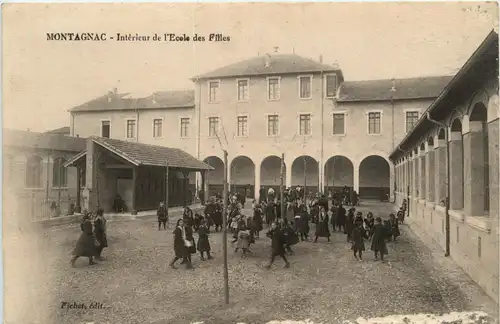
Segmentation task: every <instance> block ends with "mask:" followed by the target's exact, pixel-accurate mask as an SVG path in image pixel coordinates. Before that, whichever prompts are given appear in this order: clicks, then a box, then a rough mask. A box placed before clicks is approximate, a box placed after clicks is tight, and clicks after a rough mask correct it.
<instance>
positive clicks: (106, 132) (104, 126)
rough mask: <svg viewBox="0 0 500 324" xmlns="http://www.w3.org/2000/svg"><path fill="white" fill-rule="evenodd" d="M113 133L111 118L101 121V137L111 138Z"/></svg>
mask: <svg viewBox="0 0 500 324" xmlns="http://www.w3.org/2000/svg"><path fill="white" fill-rule="evenodd" d="M110 133H111V123H110V122H109V120H103V121H101V137H106V138H109V136H110Z"/></svg>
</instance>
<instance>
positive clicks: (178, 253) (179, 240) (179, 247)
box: [170, 219, 193, 269]
mask: <svg viewBox="0 0 500 324" xmlns="http://www.w3.org/2000/svg"><path fill="white" fill-rule="evenodd" d="M173 234H174V253H175V256H174V259H173V260H172V262H170V267H172V268H173V269H175V262H176V261H177V260H179V259H182V263H181V264H185V265H186V268H187V269H191V268H192V267H193V266H192V264H191V258H188V255H189V254H190V252H189V247H190V245H191V242H189V241H188V240H187V238H186V228H185V227H184V221H183V220H182V219H179V220H178V221H177V225H176V227H175V229H174V232H173Z"/></svg>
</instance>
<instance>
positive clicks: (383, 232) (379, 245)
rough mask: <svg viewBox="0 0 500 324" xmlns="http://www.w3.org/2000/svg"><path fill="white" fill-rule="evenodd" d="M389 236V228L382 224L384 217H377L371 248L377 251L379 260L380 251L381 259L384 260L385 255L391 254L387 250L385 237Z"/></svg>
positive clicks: (376, 255) (376, 256)
mask: <svg viewBox="0 0 500 324" xmlns="http://www.w3.org/2000/svg"><path fill="white" fill-rule="evenodd" d="M386 237H387V229H386V227H384V225H382V219H381V218H380V217H377V218H376V219H375V226H374V227H373V237H372V246H371V250H372V251H373V252H374V253H375V260H378V254H379V253H380V260H381V261H382V262H384V255H387V254H389V252H388V251H387V246H386V244H385V239H386Z"/></svg>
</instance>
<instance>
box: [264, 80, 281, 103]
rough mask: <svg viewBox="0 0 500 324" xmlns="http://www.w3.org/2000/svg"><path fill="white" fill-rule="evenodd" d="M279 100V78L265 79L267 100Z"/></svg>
mask: <svg viewBox="0 0 500 324" xmlns="http://www.w3.org/2000/svg"><path fill="white" fill-rule="evenodd" d="M279 98H280V78H269V79H267V99H269V100H279Z"/></svg>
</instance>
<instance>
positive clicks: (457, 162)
mask: <svg viewBox="0 0 500 324" xmlns="http://www.w3.org/2000/svg"><path fill="white" fill-rule="evenodd" d="M449 141H450V209H453V210H461V209H462V208H463V207H464V205H463V200H464V196H463V194H464V190H463V176H464V169H463V162H462V159H463V155H462V152H463V151H462V149H463V148H462V133H461V132H451V135H450V139H449Z"/></svg>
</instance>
